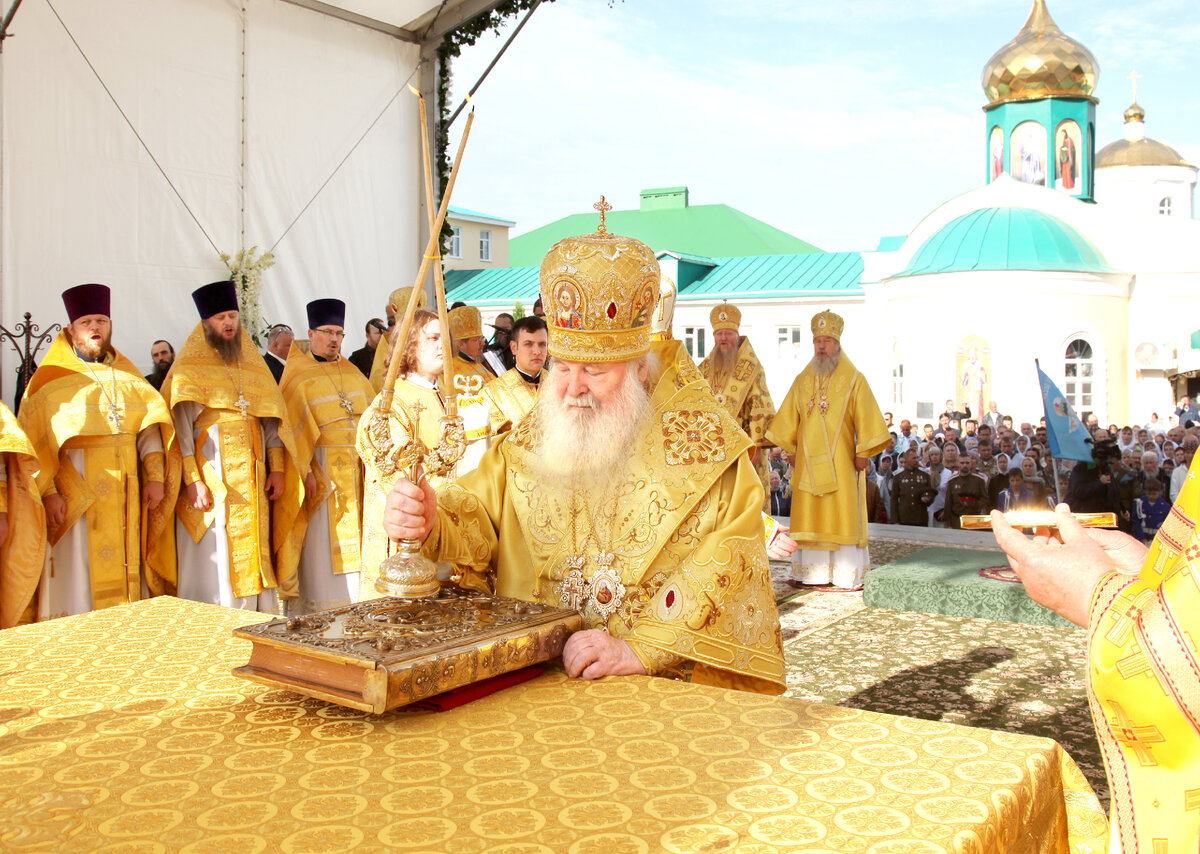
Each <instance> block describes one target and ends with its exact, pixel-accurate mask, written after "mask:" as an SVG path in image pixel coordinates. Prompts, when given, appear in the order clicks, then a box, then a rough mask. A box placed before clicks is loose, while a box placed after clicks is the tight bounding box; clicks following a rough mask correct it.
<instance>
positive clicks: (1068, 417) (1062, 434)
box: [1033, 359, 1092, 462]
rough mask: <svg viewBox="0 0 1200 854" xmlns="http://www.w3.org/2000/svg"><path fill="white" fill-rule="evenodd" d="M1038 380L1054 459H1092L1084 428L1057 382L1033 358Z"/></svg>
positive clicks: (1047, 434)
mask: <svg viewBox="0 0 1200 854" xmlns="http://www.w3.org/2000/svg"><path fill="white" fill-rule="evenodd" d="M1033 364H1034V366H1035V367H1037V372H1038V382H1039V384H1040V385H1041V387H1042V406H1043V407H1044V408H1045V410H1046V438H1047V439H1049V440H1050V453H1051V454H1052V455H1053V456H1054V458H1055V459H1056V460H1083V461H1085V462H1087V461H1091V459H1092V444H1091V441H1090V438H1089V436H1088V431H1087V428H1086V427H1084V426H1083V422H1081V421H1080V420H1079V416H1077V415H1076V414H1075V410H1074V409H1072V408H1071V404H1070V403H1068V402H1067V398H1066V397H1065V396H1064V395H1063V393H1062V392H1061V391H1059V390H1058V386H1056V385H1055V384H1054V382H1053V381H1052V380H1051V379H1050V377H1048V376H1046V374H1045V373H1043V372H1042V368H1041V365H1039V364H1038V363H1037V360H1036V359H1035V360H1034V362H1033Z"/></svg>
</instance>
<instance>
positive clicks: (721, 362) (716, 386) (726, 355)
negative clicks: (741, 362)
mask: <svg viewBox="0 0 1200 854" xmlns="http://www.w3.org/2000/svg"><path fill="white" fill-rule="evenodd" d="M737 356H738V351H737V348H736V347H735V348H734V349H732V350H726V349H725V348H724V347H717V348H716V349H714V350H713V351H712V353H710V354H709V356H708V358H709V360H710V361H711V363H712V378H713V383H712V387H713V391H720V390H721V389H723V388H725V382H726V381H727V380H728V379H729V375H730V374H732V373H733V367H734V365H736V364H737Z"/></svg>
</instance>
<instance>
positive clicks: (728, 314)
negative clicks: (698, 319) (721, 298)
mask: <svg viewBox="0 0 1200 854" xmlns="http://www.w3.org/2000/svg"><path fill="white" fill-rule="evenodd" d="M708 322H709V323H710V324H711V325H712V329H713V332H716V331H717V330H719V329H732V330H733V331H734V332H737V331H738V327H739V326H741V325H742V312H741V311H740V310H739V309H738V307H737V306H736V305H730V304H729V303H727V302H723V303H721V304H720V305H719V306H717V307H716V308H714V309H713V310H712V311H711V312H709V315H708Z"/></svg>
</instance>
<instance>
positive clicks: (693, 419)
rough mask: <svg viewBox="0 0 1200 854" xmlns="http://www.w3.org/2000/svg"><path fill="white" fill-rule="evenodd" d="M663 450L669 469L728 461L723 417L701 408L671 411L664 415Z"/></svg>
mask: <svg viewBox="0 0 1200 854" xmlns="http://www.w3.org/2000/svg"><path fill="white" fill-rule="evenodd" d="M662 435H663V448H664V449H665V451H666V463H667V465H669V466H679V465H692V464H694V463H719V462H723V461H724V460H725V438H724V436H723V434H722V432H721V417H720V415H719V414H718V413H715V412H704V411H703V410H699V409H695V410H692V409H675V410H668V411H666V412H664V413H663V415H662Z"/></svg>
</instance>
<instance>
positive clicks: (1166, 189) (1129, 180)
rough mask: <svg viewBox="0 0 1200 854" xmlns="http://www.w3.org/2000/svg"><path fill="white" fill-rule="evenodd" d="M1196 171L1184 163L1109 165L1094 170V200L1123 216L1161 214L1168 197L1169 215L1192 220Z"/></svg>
mask: <svg viewBox="0 0 1200 854" xmlns="http://www.w3.org/2000/svg"><path fill="white" fill-rule="evenodd" d="M1195 188H1196V170H1195V169H1191V168H1189V167H1187V166H1110V167H1107V168H1104V169H1097V170H1096V203H1097V204H1098V205H1101V206H1103V207H1109V208H1114V209H1116V210H1119V211H1120V212H1121V213H1122V214H1124V215H1135V216H1136V215H1142V216H1161V215H1163V213H1164V210H1163V200H1164V199H1166V200H1169V205H1168V209H1169V211H1170V216H1172V217H1178V218H1181V219H1191V218H1192V217H1193V216H1194V211H1195V205H1194V202H1193V199H1194V195H1195Z"/></svg>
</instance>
